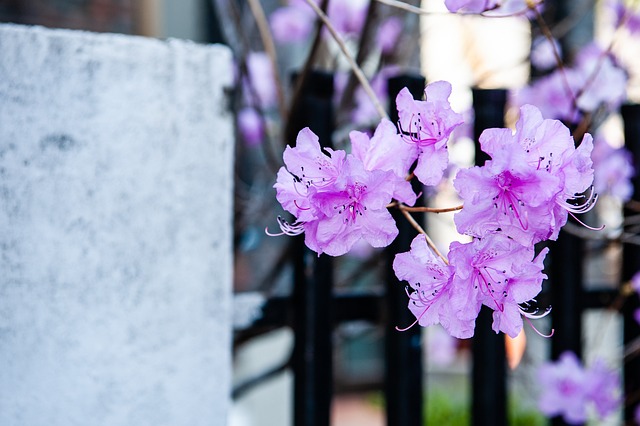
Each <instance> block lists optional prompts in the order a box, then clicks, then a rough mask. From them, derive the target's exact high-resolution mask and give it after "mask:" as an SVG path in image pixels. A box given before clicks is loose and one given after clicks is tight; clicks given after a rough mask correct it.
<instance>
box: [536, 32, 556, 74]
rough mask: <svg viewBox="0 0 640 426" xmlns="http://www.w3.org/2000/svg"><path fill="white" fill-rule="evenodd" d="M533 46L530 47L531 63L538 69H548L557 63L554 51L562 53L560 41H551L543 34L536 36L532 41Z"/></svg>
mask: <svg viewBox="0 0 640 426" xmlns="http://www.w3.org/2000/svg"><path fill="white" fill-rule="evenodd" d="M532 44H533V47H532V49H531V63H532V64H533V66H535V67H536V68H538V69H539V70H543V71H544V70H549V69H551V68H554V67H556V66H557V65H558V62H557V60H556V56H555V52H558V53H559V54H560V55H562V53H560V52H562V50H561V47H560V43H558V41H557V40H555V39H554V40H553V43H552V42H550V41H549V39H548V38H546V37H544V36H538V37H536V39H535V40H534V41H533V43H532Z"/></svg>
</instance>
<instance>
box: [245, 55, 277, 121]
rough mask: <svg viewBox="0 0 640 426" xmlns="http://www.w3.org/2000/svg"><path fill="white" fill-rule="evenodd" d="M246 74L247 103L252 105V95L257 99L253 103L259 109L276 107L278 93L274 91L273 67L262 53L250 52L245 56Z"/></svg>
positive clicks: (267, 57)
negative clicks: (248, 87)
mask: <svg viewBox="0 0 640 426" xmlns="http://www.w3.org/2000/svg"><path fill="white" fill-rule="evenodd" d="M247 73H248V77H249V81H248V82H245V83H246V84H249V85H250V89H247V90H245V91H244V92H245V95H246V96H247V103H248V104H253V102H252V101H253V97H252V96H253V95H254V94H255V96H256V97H257V99H255V101H257V102H258V105H259V106H260V107H261V108H264V109H267V108H271V107H273V106H275V105H276V103H277V101H278V92H277V90H276V83H275V77H274V75H273V66H272V64H271V60H270V59H269V56H267V54H266V53H264V52H250V53H249V54H248V55H247Z"/></svg>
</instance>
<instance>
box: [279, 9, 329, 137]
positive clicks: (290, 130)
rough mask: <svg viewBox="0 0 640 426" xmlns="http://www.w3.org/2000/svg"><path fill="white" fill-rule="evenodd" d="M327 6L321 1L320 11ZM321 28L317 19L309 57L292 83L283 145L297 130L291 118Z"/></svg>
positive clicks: (314, 54)
mask: <svg viewBox="0 0 640 426" xmlns="http://www.w3.org/2000/svg"><path fill="white" fill-rule="evenodd" d="M328 4H329V0H322V2H321V3H320V9H322V10H327V5H328ZM322 26H323V22H322V21H321V20H319V19H318V21H317V23H316V29H315V36H314V38H313V42H312V43H311V50H310V51H309V55H308V56H307V59H306V61H305V63H304V65H303V66H302V70H301V71H300V73H298V77H297V78H296V81H295V83H294V87H293V94H292V95H291V101H290V104H289V112H288V114H287V116H286V119H285V118H284V117H283V121H284V143H285V144H286V143H292V142H293V141H294V140H295V137H296V131H297V130H298V129H295V128H294V119H293V116H294V114H295V112H296V111H298V108H299V106H300V102H301V101H302V88H303V87H304V84H305V81H306V79H307V76H308V75H309V71H311V67H312V65H313V63H314V61H315V57H316V54H317V53H318V49H319V48H320V41H321V40H322Z"/></svg>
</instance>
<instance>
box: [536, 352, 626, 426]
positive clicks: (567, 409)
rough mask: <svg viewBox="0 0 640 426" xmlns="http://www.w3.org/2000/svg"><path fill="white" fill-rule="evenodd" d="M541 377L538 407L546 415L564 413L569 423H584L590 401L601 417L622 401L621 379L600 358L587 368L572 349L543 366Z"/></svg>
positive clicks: (614, 408) (539, 373) (540, 369)
mask: <svg viewBox="0 0 640 426" xmlns="http://www.w3.org/2000/svg"><path fill="white" fill-rule="evenodd" d="M538 377H539V380H540V382H541V385H542V388H543V392H542V394H541V395H540V399H539V401H538V407H539V408H540V410H541V411H542V412H543V413H544V414H546V415H547V416H556V415H562V416H563V417H564V420H565V421H566V422H567V423H571V424H578V423H584V422H585V421H586V420H587V406H588V405H590V404H593V405H595V409H596V412H597V414H598V416H599V417H600V418H604V417H606V416H608V415H609V414H611V413H612V412H613V411H614V410H616V409H617V408H618V406H619V404H620V395H619V394H620V378H619V376H618V374H616V373H615V372H614V371H611V370H610V369H609V368H607V367H606V366H605V365H604V363H603V362H602V361H600V360H596V361H595V362H594V363H593V365H592V366H591V368H589V369H585V368H584V367H583V366H582V364H581V363H580V360H578V358H577V357H576V355H575V354H574V353H573V352H564V353H563V354H562V355H560V359H559V360H558V361H557V362H548V363H546V364H544V365H542V366H541V367H540V368H539V370H538Z"/></svg>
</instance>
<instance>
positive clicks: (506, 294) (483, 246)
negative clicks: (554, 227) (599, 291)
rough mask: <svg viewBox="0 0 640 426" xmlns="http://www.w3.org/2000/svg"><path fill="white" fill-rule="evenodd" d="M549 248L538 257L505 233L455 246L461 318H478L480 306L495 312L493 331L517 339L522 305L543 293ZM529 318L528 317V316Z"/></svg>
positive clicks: (456, 293)
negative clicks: (545, 264) (544, 262)
mask: <svg viewBox="0 0 640 426" xmlns="http://www.w3.org/2000/svg"><path fill="white" fill-rule="evenodd" d="M547 252H548V250H547V249H546V248H545V249H544V250H542V251H541V252H540V254H539V255H538V256H536V257H535V258H534V251H533V248H532V247H524V246H522V245H520V244H518V243H517V242H515V241H514V240H512V239H510V238H506V237H504V236H503V235H501V234H491V235H488V236H487V237H485V238H482V239H475V240H474V241H473V242H471V243H467V244H461V243H458V242H453V243H451V246H450V248H449V260H450V262H451V265H452V266H453V267H455V275H454V278H453V282H452V285H451V287H452V290H451V293H452V296H451V304H452V305H453V306H455V307H457V309H459V311H458V313H457V315H458V317H460V318H461V319H470V318H473V319H474V320H475V318H476V317H477V315H478V312H479V310H480V305H481V304H482V305H486V306H488V307H489V308H491V309H493V311H494V312H493V330H494V331H495V332H496V333H498V332H500V331H502V332H503V333H506V334H508V335H509V336H511V337H514V338H515V337H516V336H517V335H518V334H519V333H520V331H521V330H522V315H523V314H525V312H524V311H523V309H522V308H521V307H520V304H524V303H527V302H529V301H530V300H532V299H533V298H534V297H536V296H537V295H538V293H540V291H541V286H542V280H543V279H545V278H546V275H545V274H543V273H542V269H543V267H544V265H543V264H542V262H543V261H544V258H545V256H546V254H547ZM525 315H528V314H525Z"/></svg>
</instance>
